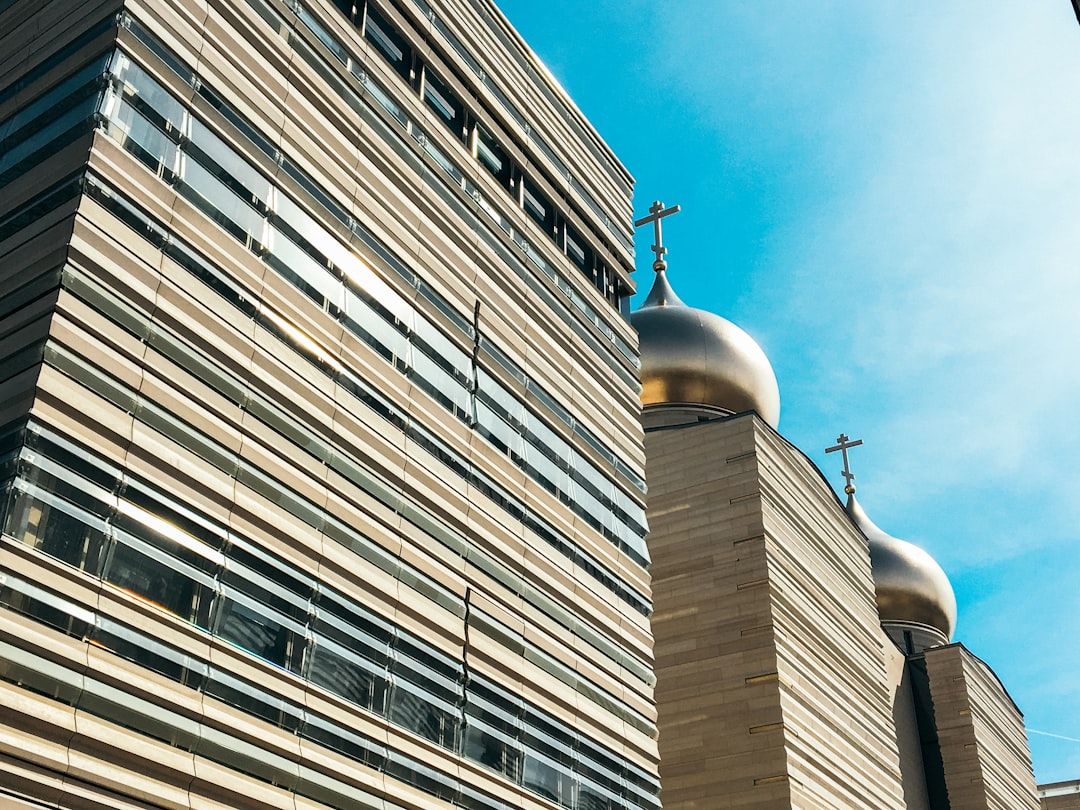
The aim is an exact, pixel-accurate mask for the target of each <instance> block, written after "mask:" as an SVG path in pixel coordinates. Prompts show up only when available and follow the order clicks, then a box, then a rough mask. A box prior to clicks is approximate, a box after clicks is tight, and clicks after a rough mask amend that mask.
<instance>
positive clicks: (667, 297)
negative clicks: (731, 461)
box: [630, 263, 780, 428]
mask: <svg viewBox="0 0 1080 810" xmlns="http://www.w3.org/2000/svg"><path fill="white" fill-rule="evenodd" d="M661 264H662V263H661ZM630 322H631V323H632V324H633V326H634V328H635V329H637V331H638V336H639V337H640V343H641V388H642V390H641V402H642V405H643V406H644V407H645V408H646V410H648V409H649V408H654V407H659V406H681V407H686V406H690V407H703V408H705V409H707V410H716V411H720V412H722V413H741V412H742V411H749V410H754V411H757V413H758V415H759V416H761V418H762V419H764V420H765V421H766V422H768V423H769V424H770V425H772V426H773V427H774V428H775V427H776V425H777V423H778V422H779V421H780V389H779V388H778V387H777V385H776V375H775V374H774V373H773V370H772V366H771V365H770V364H769V358H767V357H766V356H765V352H763V351H762V350H761V347H760V346H758V345H757V343H755V342H754V339H753V338H751V337H750V336H749V335H748V334H746V332H744V331H743V330H742V329H740V328H739V327H737V326H736V325H735V324H733V323H731V322H730V321H728V320H725V319H724V318H721V317H720V316H719V315H714V314H713V313H711V312H706V311H704V310H700V309H695V308H693V307H688V306H687V305H686V304H684V303H683V302H682V301H681V300H679V297H678V296H677V295H676V294H675V292H674V290H672V289H671V285H670V284H669V283H668V280H667V274H666V272H665V269H664V268H663V266H661V267H659V268H657V269H656V280H655V282H654V283H653V288H652V291H651V292H650V293H649V297H648V298H647V299H645V303H644V304H642V306H641V308H640V309H639V310H637V311H636V312H634V313H633V314H632V315H631V316H630Z"/></svg>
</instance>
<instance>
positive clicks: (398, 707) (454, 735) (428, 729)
mask: <svg viewBox="0 0 1080 810" xmlns="http://www.w3.org/2000/svg"><path fill="white" fill-rule="evenodd" d="M387 717H389V718H390V720H391V722H393V723H395V724H397V725H399V726H401V727H402V728H406V729H408V730H409V731H411V732H413V733H414V734H418V735H420V736H421V737H423V738H425V739H427V740H431V741H432V742H435V743H438V744H439V745H442V746H443V747H445V748H450V749H452V750H454V749H456V748H457V740H458V725H459V723H458V713H457V711H456V710H455V708H454V707H453V706H451V705H449V704H446V703H444V702H443V701H439V700H436V699H434V698H432V697H430V696H428V695H425V694H424V693H423V692H422V691H421V690H420V689H419V688H417V687H415V686H412V685H410V684H408V683H406V682H403V681H398V682H396V683H394V685H393V688H392V689H391V691H390V705H389V708H388V711H387Z"/></svg>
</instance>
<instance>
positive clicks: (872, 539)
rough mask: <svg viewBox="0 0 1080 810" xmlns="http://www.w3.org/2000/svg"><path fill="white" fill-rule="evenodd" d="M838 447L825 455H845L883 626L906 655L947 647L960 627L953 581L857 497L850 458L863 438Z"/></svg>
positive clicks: (854, 514) (851, 505) (854, 516)
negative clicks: (877, 519)
mask: <svg viewBox="0 0 1080 810" xmlns="http://www.w3.org/2000/svg"><path fill="white" fill-rule="evenodd" d="M836 442H837V443H836V446H834V447H828V448H826V449H825V452H826V453H835V452H836V451H837V450H839V451H840V452H841V453H842V454H843V456H844V471H843V473H842V474H843V476H844V480H845V481H846V482H847V484H846V486H845V487H844V492H846V493H847V496H848V498H847V505H846V507H845V511H846V512H847V514H848V517H849V518H851V522H852V523H854V524H855V526H856V528H858V530H859V531H860V532H862V534H863V536H864V537H865V538H866V539H867V541H868V544H869V551H870V567H871V569H872V573H873V576H874V591H875V597H876V601H877V609H878V617H879V618H880V619H881V626H882V627H883V628H884V629H885V631H886V632H887V633H888V634H889V636H890V637H891V638H892V639H893V641H895V642H896V643H897V644H898V645H899V646H900V647H901V649H903V650H905V651H906V652H908V653H912V652H918V651H921V650H925V649H927V648H928V647H936V646H938V645H939V644H947V643H948V641H949V639H950V638H951V637H952V632H953V629H954V628H955V627H956V596H955V594H954V593H953V589H952V585H951V584H950V583H949V578H948V577H947V576H946V575H945V572H944V571H942V570H941V566H940V565H938V564H937V562H936V561H935V560H934V558H933V557H931V556H930V555H929V554H928V553H927V552H926V551H925V550H923V549H921V548H919V547H918V546H916V545H914V544H912V543H909V542H907V541H906V540H900V539H899V538H896V537H893V536H892V535H889V534H886V533H885V532H884V531H882V530H881V529H879V528H878V527H877V525H876V524H875V523H874V522H873V521H872V520H870V518H869V517H868V516H867V514H866V512H865V511H863V508H862V504H860V503H859V501H858V500H857V499H856V498H855V485H854V484H853V483H852V482H853V481H854V480H855V475H854V474H853V473H852V472H851V465H850V463H849V461H848V453H847V451H848V450H849V449H851V448H852V447H858V446H859V445H860V444H862V439H856V440H855V441H851V440H850V439H849V438H848V437H847V435H846V434H844V433H841V434H840V436H839V437H838V438H837V440H836Z"/></svg>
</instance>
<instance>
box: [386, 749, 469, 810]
mask: <svg viewBox="0 0 1080 810" xmlns="http://www.w3.org/2000/svg"><path fill="white" fill-rule="evenodd" d="M385 770H386V773H388V774H389V775H390V776H393V777H395V778H397V779H400V780H402V781H403V782H405V783H406V784H410V785H413V786H414V787H418V788H420V790H422V791H424V792H425V793H430V794H432V795H433V796H438V797H439V798H440V799H445V800H447V801H450V800H451V799H453V798H454V797H455V796H456V795H457V779H455V778H454V777H451V776H449V775H447V774H444V773H441V772H439V771H436V770H435V769H434V768H429V767H427V766H426V765H423V764H421V763H420V762H418V761H417V760H415V759H413V758H412V757H408V756H405V755H404V754H399V753H398V752H397V751H391V752H390V756H389V758H388V761H387V763H386V767H385Z"/></svg>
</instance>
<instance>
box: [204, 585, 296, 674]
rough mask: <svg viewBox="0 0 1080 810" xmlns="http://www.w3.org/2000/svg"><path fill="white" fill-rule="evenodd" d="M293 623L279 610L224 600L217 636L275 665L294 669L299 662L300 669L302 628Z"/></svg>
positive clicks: (242, 601) (230, 599)
mask: <svg viewBox="0 0 1080 810" xmlns="http://www.w3.org/2000/svg"><path fill="white" fill-rule="evenodd" d="M290 624H291V623H286V620H285V619H284V617H283V616H281V615H280V614H278V613H277V612H276V611H273V610H271V609H270V608H268V607H263V606H260V605H257V604H255V603H253V602H249V601H248V600H246V599H244V600H241V599H240V598H238V597H237V596H235V595H234V596H231V597H230V598H226V599H224V600H223V601H222V604H221V607H220V609H219V613H218V619H217V630H216V632H215V635H217V636H219V637H221V638H223V639H225V641H228V642H231V643H233V644H235V645H236V646H238V647H240V648H242V649H244V650H247V651H248V652H250V653H252V654H253V655H257V656H258V657H259V658H262V659H263V660H265V661H269V662H270V663H272V664H277V665H278V666H280V667H286V668H291V667H290V663H293V662H295V664H296V669H299V664H300V661H301V656H302V651H303V650H302V648H303V642H304V639H303V636H302V635H300V633H302V628H300V627H297V626H296V625H292V626H291V627H290ZM293 631H299V632H293Z"/></svg>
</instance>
